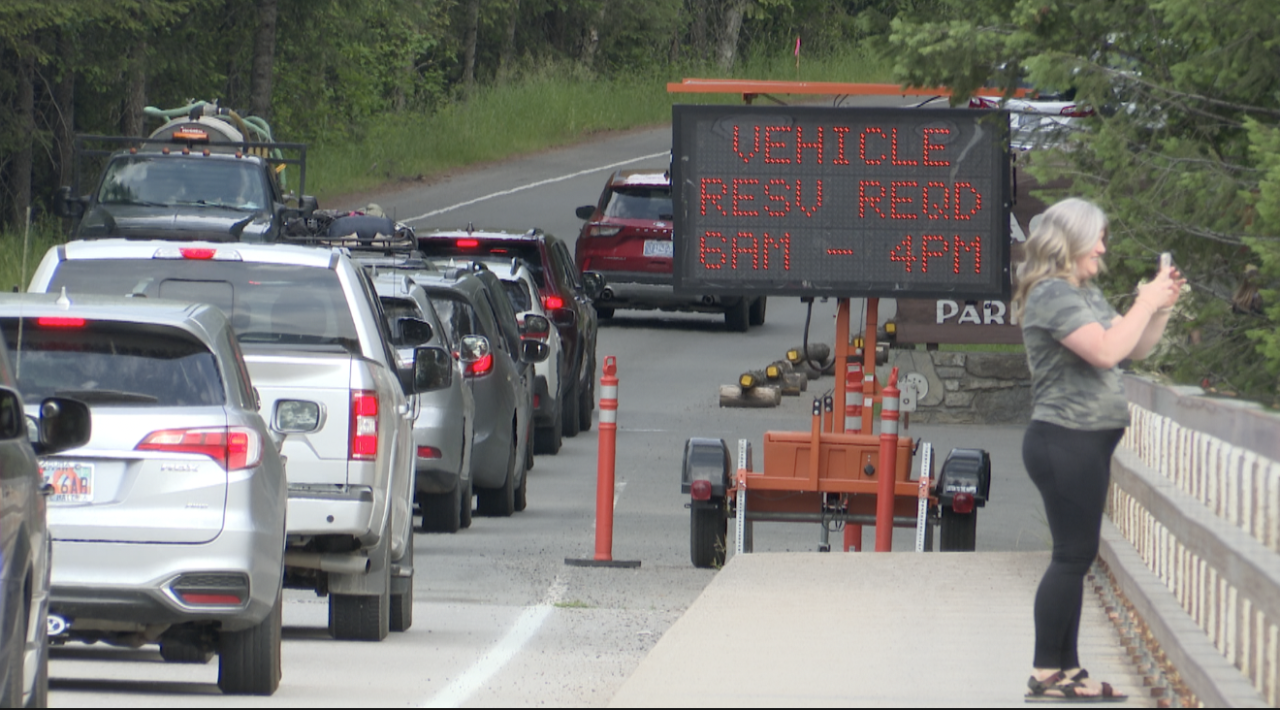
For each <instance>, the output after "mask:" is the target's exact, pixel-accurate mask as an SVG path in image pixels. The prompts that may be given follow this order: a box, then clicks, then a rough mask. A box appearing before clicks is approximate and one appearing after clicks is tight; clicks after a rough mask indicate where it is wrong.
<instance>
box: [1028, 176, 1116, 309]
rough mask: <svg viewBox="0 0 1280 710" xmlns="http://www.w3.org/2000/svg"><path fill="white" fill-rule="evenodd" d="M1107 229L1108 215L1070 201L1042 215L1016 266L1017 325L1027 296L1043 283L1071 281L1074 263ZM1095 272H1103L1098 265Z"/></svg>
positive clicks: (1074, 199)
mask: <svg viewBox="0 0 1280 710" xmlns="http://www.w3.org/2000/svg"><path fill="white" fill-rule="evenodd" d="M1106 229H1107V215H1106V214H1104V213H1103V211H1102V210H1101V209H1100V208H1099V207H1098V206H1097V205H1095V204H1093V203H1092V202H1089V201H1088V200H1082V199H1080V198H1078V197H1071V198H1067V199H1065V200H1062V201H1061V202H1058V203H1056V204H1055V205H1053V206H1052V207H1050V208H1049V209H1047V210H1045V211H1044V214H1043V215H1041V216H1040V222H1039V224H1037V225H1036V226H1035V229H1032V230H1031V236H1030V237H1028V238H1027V243H1026V258H1024V259H1023V260H1022V263H1020V264H1018V271H1017V286H1016V288H1014V291H1013V312H1014V314H1015V316H1016V317H1017V319H1018V321H1019V322H1021V321H1022V313H1023V310H1024V309H1025V308H1026V305H1027V295H1028V294H1030V293H1031V289H1033V288H1035V286H1036V284H1038V283H1040V282H1041V281H1044V280H1045V279H1055V278H1057V279H1067V280H1074V279H1075V275H1076V262H1077V261H1079V260H1080V258H1081V257H1083V256H1086V255H1088V254H1089V253H1090V252H1091V251H1093V248H1094V246H1095V245H1096V244H1097V243H1098V239H1100V238H1101V237H1100V235H1102V234H1103V233H1105V231H1106ZM1098 268H1099V269H1100V270H1101V269H1103V268H1104V267H1103V265H1102V264H1101V263H1099V265H1098Z"/></svg>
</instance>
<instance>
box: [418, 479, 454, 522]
mask: <svg viewBox="0 0 1280 710" xmlns="http://www.w3.org/2000/svg"><path fill="white" fill-rule="evenodd" d="M461 489H462V484H461V482H459V483H458V485H456V486H454V487H453V490H452V491H450V492H448V493H419V494H418V507H420V508H422V531H423V532H443V533H456V532H458V529H459V528H461V527H462V501H461V500H460V499H461V498H462V490H461Z"/></svg>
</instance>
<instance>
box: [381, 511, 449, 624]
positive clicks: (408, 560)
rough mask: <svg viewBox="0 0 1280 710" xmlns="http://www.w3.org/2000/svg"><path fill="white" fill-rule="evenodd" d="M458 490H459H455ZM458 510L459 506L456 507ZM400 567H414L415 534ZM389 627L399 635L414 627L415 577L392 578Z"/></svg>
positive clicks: (402, 557) (408, 544)
mask: <svg viewBox="0 0 1280 710" xmlns="http://www.w3.org/2000/svg"><path fill="white" fill-rule="evenodd" d="M455 490H457V488H455ZM454 510H457V506H455V507H454ZM396 562H397V563H398V564H400V565H406V564H407V566H408V567H410V568H412V567H413V534H412V533H410V534H409V540H408V542H407V543H406V544H405V548H404V554H403V555H401V556H400V559H399V560H397V561H396ZM387 625H388V627H389V628H390V629H391V630H392V631H395V632H397V633H399V632H402V631H408V630H409V627H410V626H413V575H409V576H408V577H395V576H393V577H392V578H391V618H390V619H389V620H388V624H387Z"/></svg>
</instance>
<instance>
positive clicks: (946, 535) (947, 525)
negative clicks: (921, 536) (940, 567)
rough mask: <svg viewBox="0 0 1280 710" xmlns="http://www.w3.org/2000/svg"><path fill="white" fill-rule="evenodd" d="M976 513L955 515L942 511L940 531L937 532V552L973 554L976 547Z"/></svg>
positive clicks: (945, 509) (949, 511)
mask: <svg viewBox="0 0 1280 710" xmlns="http://www.w3.org/2000/svg"><path fill="white" fill-rule="evenodd" d="M977 537H978V511H977V510H974V511H973V512H971V513H957V512H955V511H953V510H951V509H950V508H943V510H942V529H941V530H939V531H938V551H939V552H973V551H974V549H975V548H976V547H977Z"/></svg>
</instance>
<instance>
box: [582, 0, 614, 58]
mask: <svg viewBox="0 0 1280 710" xmlns="http://www.w3.org/2000/svg"><path fill="white" fill-rule="evenodd" d="M608 9H609V0H601V2H600V12H599V13H598V14H596V17H595V21H594V22H592V23H591V24H590V25H588V26H587V35H586V37H585V38H583V41H582V64H583V66H585V67H587V68H591V67H593V66H595V62H596V50H597V49H599V48H600V28H601V27H604V15H605V12H606V11H608Z"/></svg>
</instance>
